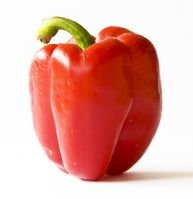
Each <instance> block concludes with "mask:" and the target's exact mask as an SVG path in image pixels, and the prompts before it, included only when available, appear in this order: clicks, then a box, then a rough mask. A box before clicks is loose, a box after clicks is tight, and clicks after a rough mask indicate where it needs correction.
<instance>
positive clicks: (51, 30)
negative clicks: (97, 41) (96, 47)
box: [37, 17, 94, 50]
mask: <svg viewBox="0 0 193 199" xmlns="http://www.w3.org/2000/svg"><path fill="white" fill-rule="evenodd" d="M58 30H65V31H67V32H69V33H70V34H71V35H72V36H73V38H74V39H75V41H76V43H77V45H78V46H79V47H80V48H81V49H83V50H84V49H86V48H87V47H88V46H90V45H92V44H93V43H94V39H93V37H92V36H91V35H90V34H89V32H88V31H87V30H86V29H85V28H83V27H82V26H81V25H80V24H78V23H77V22H75V21H73V20H71V19H67V18H62V17H51V18H47V19H44V20H43V22H42V24H41V26H40V28H39V30H38V34H37V39H38V40H40V41H41V42H42V43H45V44H47V43H49V42H50V40H51V38H52V37H54V36H55V35H56V33H57V32H58Z"/></svg>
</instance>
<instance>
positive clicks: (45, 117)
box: [29, 44, 65, 170]
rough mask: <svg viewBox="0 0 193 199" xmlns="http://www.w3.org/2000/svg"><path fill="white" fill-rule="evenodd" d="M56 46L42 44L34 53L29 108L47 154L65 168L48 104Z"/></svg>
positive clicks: (60, 166)
mask: <svg viewBox="0 0 193 199" xmlns="http://www.w3.org/2000/svg"><path fill="white" fill-rule="evenodd" d="M56 47H57V45H55V44H50V45H47V46H44V47H43V48H42V49H41V50H40V51H38V52H37V53H36V56H35V57H34V59H33V61H32V64H31V68H30V75H29V76H30V78H29V89H30V94H31V109H32V116H33V122H34V127H35V131H36V134H37V137H38V139H39V141H40V143H41V145H42V146H43V149H44V151H45V152H46V154H47V156H48V157H49V158H50V159H51V160H52V161H53V162H55V163H56V164H57V166H58V167H59V168H61V169H62V170H65V169H64V167H63V163H62V158H61V155H60V150H59V146H58V139H57V137H56V128H55V122H54V120H53V115H52V110H51V106H50V65H49V60H50V57H51V54H52V52H53V51H54V49H55V48H56Z"/></svg>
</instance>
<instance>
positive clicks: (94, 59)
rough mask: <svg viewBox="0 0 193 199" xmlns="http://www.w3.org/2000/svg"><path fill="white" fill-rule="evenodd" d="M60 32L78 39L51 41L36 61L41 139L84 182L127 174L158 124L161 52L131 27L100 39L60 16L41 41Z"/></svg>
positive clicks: (33, 72)
mask: <svg viewBox="0 0 193 199" xmlns="http://www.w3.org/2000/svg"><path fill="white" fill-rule="evenodd" d="M58 30H65V31H67V32H69V33H70V34H71V35H72V37H73V38H72V39H70V40H69V41H67V42H66V43H59V44H45V45H44V46H43V47H42V48H41V49H40V50H38V52H37V53H36V54H35V56H34V58H33V60H32V63H31V68H30V74H29V91H30V96H31V110H32V119H33V123H34V129H35V132H36V136H37V137H38V139H39V142H40V144H41V145H42V147H43V149H44V151H45V153H46V154H47V156H48V158H49V159H50V160H51V161H52V162H54V163H55V164H56V166H57V167H58V168H60V169H61V170H63V171H64V172H66V173H69V174H72V175H74V176H76V177H78V178H80V179H83V180H101V179H102V178H103V176H104V175H105V174H109V175H118V174H121V173H123V172H125V171H127V170H128V169H129V168H131V167H132V166H133V165H134V164H135V163H136V162H138V161H139V159H140V158H141V157H142V156H143V154H144V153H145V151H146V150H147V148H148V146H149V145H150V143H151V141H152V139H153V137H154V135H155V133H156V131H157V128H158V126H159V122H160V118H161V110H162V96H161V95H162V94H161V81H160V74H159V63H158V56H157V53H156V50H155V48H154V46H153V44H152V43H151V42H150V41H149V40H148V39H146V38H145V37H143V36H141V35H139V34H136V33H134V32H132V31H130V30H128V29H126V28H122V27H117V26H109V27H106V28H104V29H102V30H101V31H100V32H99V34H98V35H97V36H96V37H94V36H92V35H91V34H90V33H89V32H88V31H87V30H86V29H85V28H84V27H82V26H81V25H80V24H78V23H77V22H75V21H73V20H70V19H67V18H62V17H51V18H47V19H45V20H44V21H43V22H42V25H41V26H40V28H39V30H38V35H37V38H38V39H40V40H41V41H46V43H49V42H50V41H51V38H52V37H53V36H55V35H56V33H57V32H58ZM46 38H49V41H48V40H46ZM95 38H96V39H95Z"/></svg>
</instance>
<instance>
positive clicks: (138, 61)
mask: <svg viewBox="0 0 193 199" xmlns="http://www.w3.org/2000/svg"><path fill="white" fill-rule="evenodd" d="M108 37H117V38H118V39H120V40H121V41H122V42H123V43H124V44H126V45H127V47H128V49H129V51H130V53H131V57H132V73H133V83H134V84H133V85H134V89H133V90H134V99H133V103H132V107H131V110H130V112H129V114H128V116H127V118H126V120H125V122H124V125H123V128H122V130H121V133H120V137H119V140H118V143H117V145H116V149H115V151H114V154H113V157H112V160H111V162H110V164H109V167H108V170H107V173H109V174H120V173H122V172H124V171H126V170H128V169H129V168H130V167H132V166H133V165H134V164H135V163H136V162H137V161H138V160H139V159H140V158H141V156H142V155H143V154H144V152H145V151H146V149H147V147H148V146H149V144H150V143H151V140H152V138H153V137H154V134H155V132H156V130H157V127H158V125H159V121H160V117H161V110H162V96H161V95H162V94H161V83H160V75H159V63H158V58H157V54H156V50H155V48H154V46H153V45H152V43H151V42H150V41H149V40H147V39H146V38H144V37H142V36H140V35H137V34H135V33H133V32H131V31H129V30H127V29H124V28H117V27H107V28H105V29H103V30H102V31H101V32H100V33H99V36H98V40H99V41H100V40H103V39H105V38H108Z"/></svg>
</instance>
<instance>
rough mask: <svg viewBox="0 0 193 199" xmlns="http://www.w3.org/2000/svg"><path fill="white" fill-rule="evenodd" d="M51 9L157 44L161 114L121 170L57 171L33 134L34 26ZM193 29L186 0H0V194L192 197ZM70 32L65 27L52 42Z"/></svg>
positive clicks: (192, 6) (94, 27) (192, 10)
mask: <svg viewBox="0 0 193 199" xmlns="http://www.w3.org/2000/svg"><path fill="white" fill-rule="evenodd" d="M55 15H58V16H63V17H67V18H71V19H74V20H77V21H78V22H79V23H81V24H82V25H83V26H84V27H86V28H87V30H89V32H90V33H92V34H94V35H95V34H97V32H99V31H100V29H102V28H104V27H105V26H109V25H118V26H123V27H126V28H128V29H131V30H132V31H135V32H137V33H140V34H142V35H144V36H146V37H147V38H149V39H150V40H151V41H152V42H153V43H154V45H155V47H156V49H157V53H158V56H159V60H160V71H161V80H162V89H163V114H162V120H161V123H160V126H159V129H158V131H157V133H156V136H155V138H154V140H153V142H152V144H151V145H150V147H149V148H148V150H147V152H146V153H145V155H144V156H143V158H142V159H141V160H140V161H139V162H138V163H137V164H136V165H135V166H134V167H133V168H131V169H130V171H129V172H127V173H125V174H124V175H121V176H117V177H113V178H109V177H107V178H105V179H104V180H103V181H101V182H85V181H81V180H79V179H77V178H76V177H73V176H71V175H67V174H65V173H63V172H61V171H60V170H58V169H57V168H56V167H55V166H54V165H53V164H52V163H51V162H50V161H49V160H48V159H47V157H46V156H45V154H44V153H43V151H42V149H41V147H40V145H39V142H38V141H37V139H36V137H35V133H34V129H33V125H32V120H31V112H30V98H29V91H28V73H29V68H30V62H31V59H32V57H33V55H34V53H35V52H36V51H37V50H38V49H39V48H40V47H41V46H42V45H41V44H40V43H39V42H37V41H36V39H35V36H36V30H37V28H38V26H39V25H40V22H41V20H42V19H43V18H45V17H50V16H55ZM192 27H193V1H192V0H167V1H166V0H152V1H151V0H146V1H144V0H141V1H140V0H125V1H124V0H118V1H112V0H111V1H107V0H106V1H105V0H104V1H100V0H98V1H89V0H87V1H85V0H80V1H79V0H77V1H75V0H63V1H62V0H58V1H57V0H56V1H49V0H38V1H24V0H16V1H14V0H6V1H3V0H1V2H0V198H2V199H12V198H20V199H24V198H25V199H26V198H28V199H31V198H33V199H34V198H46V199H51V198H54V199H60V198H61V199H62V198H85V199H86V198H103V197H104V198H105V197H106V198H107V197H108V198H132V199H134V198H142V197H148V198H175V199H179V198H186V199H189V198H192V197H193V190H192V189H193V95H192V93H193V70H192V68H193V28H192ZM69 37H70V36H69V35H68V34H67V33H64V32H63V33H59V35H58V36H57V37H56V38H55V39H54V40H53V41H54V42H63V41H65V40H66V39H68V38H69Z"/></svg>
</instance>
